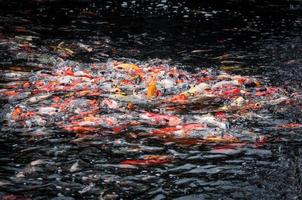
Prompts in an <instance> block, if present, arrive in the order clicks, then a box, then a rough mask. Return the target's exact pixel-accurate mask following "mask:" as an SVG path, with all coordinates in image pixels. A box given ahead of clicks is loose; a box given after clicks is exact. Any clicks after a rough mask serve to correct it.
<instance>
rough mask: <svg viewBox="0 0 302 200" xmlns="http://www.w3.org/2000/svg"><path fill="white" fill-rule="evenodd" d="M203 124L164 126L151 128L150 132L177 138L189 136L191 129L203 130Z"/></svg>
mask: <svg viewBox="0 0 302 200" xmlns="http://www.w3.org/2000/svg"><path fill="white" fill-rule="evenodd" d="M205 127H206V126H205V125H203V124H196V123H195V124H194V123H192V124H183V125H178V126H171V127H165V128H161V129H157V130H153V131H152V132H151V134H153V135H159V136H164V137H167V136H169V137H178V138H187V137H190V133H191V132H192V131H199V130H204V129H205Z"/></svg>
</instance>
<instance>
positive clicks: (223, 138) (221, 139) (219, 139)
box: [205, 135, 240, 143]
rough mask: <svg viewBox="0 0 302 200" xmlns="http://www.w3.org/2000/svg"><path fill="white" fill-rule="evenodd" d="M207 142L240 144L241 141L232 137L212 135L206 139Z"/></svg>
mask: <svg viewBox="0 0 302 200" xmlns="http://www.w3.org/2000/svg"><path fill="white" fill-rule="evenodd" d="M205 140H206V141H207V142H230V143H233V142H239V141H240V140H239V139H238V138H236V137H234V136H232V135H223V136H215V135H210V136H207V137H206V138H205Z"/></svg>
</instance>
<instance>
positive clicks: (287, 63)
mask: <svg viewBox="0 0 302 200" xmlns="http://www.w3.org/2000/svg"><path fill="white" fill-rule="evenodd" d="M33 5H34V7H33ZM142 7H143V8H142ZM0 10H1V12H0V13H1V14H0V22H1V23H0V58H1V59H0V70H1V74H0V81H1V82H0V92H1V93H0V94H1V95H0V97H1V102H0V103H1V104H0V105H1V107H2V109H1V120H0V122H1V124H0V128H1V129H0V130H1V131H0V143H1V148H0V198H2V199H174V198H175V199H300V198H302V196H301V193H302V172H301V170H302V158H301V154H302V146H301V144H302V135H301V134H302V128H301V127H302V125H301V124H302V110H301V109H302V102H301V99H302V96H301V95H302V91H301V89H302V82H301V78H302V38H301V34H302V32H301V31H302V16H301V15H300V13H301V7H300V6H299V5H298V4H293V5H290V4H285V5H271V6H270V7H269V8H263V7H261V6H260V7H255V8H253V9H250V8H249V7H239V8H235V7H232V6H225V7H224V6H213V5H202V6H197V5H189V4H188V5H187V4H185V3H182V4H180V3H177V2H174V3H171V2H170V1H163V0H162V1H161V2H155V1H150V2H149V3H145V4H144V6H137V2H136V3H135V1H131V2H126V1H125V2H119V3H116V2H110V1H108V2H106V3H103V4H102V3H96V4H95V3H87V2H86V3H85V1H82V3H79V4H75V5H74V6H73V5H72V4H68V3H66V4H64V5H63V4H56V3H47V1H43V0H42V1H32V2H31V3H30V4H24V3H21V4H18V3H16V2H14V1H10V2H9V3H8V4H7V5H6V6H4V7H3V8H0ZM117 13H118V14H117ZM118 62H119V63H134V64H136V65H137V66H139V67H140V68H141V69H143V72H140V73H143V74H144V75H141V74H140V73H139V76H141V77H143V78H144V77H145V76H147V75H145V73H146V74H148V72H149V71H148V70H152V69H153V68H154V67H156V66H163V68H164V69H169V70H170V69H174V67H176V68H175V69H177V70H179V71H181V74H184V75H183V76H185V77H186V78H185V81H187V82H188V85H189V86H188V88H185V89H186V90H187V89H189V88H190V86H191V83H192V84H193V83H194V84H196V82H194V81H195V79H196V77H197V78H202V76H204V77H214V78H213V79H214V83H209V85H211V84H213V85H214V84H215V83H219V81H223V80H224V79H219V81H217V77H218V76H222V75H223V76H229V77H228V78H227V80H232V81H233V80H236V81H237V80H239V79H237V78H233V77H241V78H243V79H245V80H248V79H251V80H253V81H255V84H256V81H259V82H260V84H261V85H262V86H263V87H264V88H265V91H267V90H269V89H271V88H278V92H276V94H274V96H273V97H259V98H258V97H254V96H253V95H252V97H246V99H247V100H250V99H252V98H253V99H252V100H253V101H259V102H262V104H263V107H262V108H261V109H256V108H255V109H253V108H249V109H247V110H248V111H246V110H244V112H243V111H242V110H241V108H236V110H221V109H218V107H219V106H223V105H229V104H231V102H232V101H233V100H234V99H233V98H232V97H233V96H228V97H221V99H220V100H219V102H218V103H217V102H216V99H211V100H210V101H209V102H206V103H205V104H203V103H204V102H203V103H198V104H194V105H193V106H190V104H184V105H183V104H180V105H178V104H177V105H172V107H173V106H174V107H173V108H172V109H175V108H176V109H180V110H181V111H177V112H176V111H175V112H174V110H172V111H170V110H169V109H171V107H170V106H171V105H165V104H162V103H159V104H158V103H157V97H155V95H154V94H153V93H151V96H153V97H152V98H153V100H152V101H150V100H140V102H139V103H137V104H138V107H139V109H141V110H138V111H137V110H135V111H132V110H131V109H132V108H129V104H128V108H129V110H130V111H124V110H122V111H121V110H119V111H118V112H116V111H114V112H113V111H112V110H110V109H111V108H112V107H110V106H113V105H112V102H111V103H110V102H109V103H108V102H107V101H106V102H107V103H106V102H105V103H104V101H103V100H104V98H105V97H108V96H103V95H104V94H103V93H102V94H98V93H97V94H95V93H94V94H91V93H90V92H86V90H85V89H83V87H84V86H81V89H80V90H79V91H81V92H82V93H78V94H77V92H75V91H72V90H73V89H74V88H69V89H66V88H63V89H60V91H59V90H57V89H54V90H47V91H46V90H44V91H43V92H42V93H41V91H42V89H41V87H42V86H41V85H38V84H37V83H38V82H39V81H40V82H43V81H45V80H47V81H46V82H47V83H50V82H51V81H53V80H54V79H55V80H57V79H60V81H63V82H64V81H65V79H64V80H62V79H61V78H62V77H63V78H66V77H70V76H74V74H68V73H69V71H66V70H69V68H68V67H72V70H73V72H72V73H75V72H76V71H81V70H82V71H81V72H83V71H84V72H85V73H86V71H85V70H88V71H89V70H91V73H89V72H87V74H84V75H83V74H82V75H79V76H81V77H86V78H87V79H93V80H94V79H95V78H98V77H99V78H105V79H107V81H108V80H109V79H114V78H115V79H119V78H120V77H121V76H123V75H121V74H122V72H120V71H116V72H115V71H114V70H115V68H110V67H112V66H113V65H118V64H116V63H118ZM112 63H115V64H113V65H112V66H111V64H112ZM104 65H106V67H105V68H104ZM94 66H96V67H95V68H93V67H94ZM98 66H99V68H98ZM108 66H109V67H108ZM66 67H67V68H66ZM148 67H149V68H150V69H149V68H148ZM130 68H131V69H132V70H133V69H134V68H135V70H136V67H134V66H131V67H130ZM164 69H163V70H164ZM93 70H95V71H93ZM102 70H103V71H104V70H105V72H103V71H102ZM110 70H112V72H111V71H110ZM135 70H134V71H135ZM62 71H63V74H59V73H60V72H62ZM99 72H100V74H99ZM55 73H58V74H55ZM64 73H65V74H64ZM120 73H121V74H120ZM201 73H205V75H202V74H201ZM54 74H55V75H54ZM113 74H115V75H113ZM150 74H151V73H150ZM150 74H149V75H148V76H150V77H151V76H152V75H150ZM90 76H92V77H93V78H91V77H90ZM199 76H200V77H199ZM50 77H51V78H50ZM150 77H149V78H150ZM158 79H159V78H158ZM193 79H194V81H193ZM81 80H82V79H81ZM85 80H86V79H85ZM240 80H241V79H240ZM72 81H75V80H72ZM83 82H85V81H83ZM26 83H28V84H35V87H31V86H30V85H29V86H27V85H25V84H26ZM87 83H88V81H87V82H85V84H87ZM44 84H45V83H44ZM137 84H138V85H139V83H137ZM160 84H161V83H158V85H157V87H159V85H160ZM211 86H212V85H211ZM39 87H40V88H39ZM87 87H88V88H89V90H92V89H95V88H97V89H98V88H99V87H101V89H102V87H105V86H104V85H102V84H99V82H97V83H95V82H89V83H88V85H87ZM110 87H111V86H110ZM236 87H237V86H236ZM238 87H239V86H238ZM248 87H249V86H248V85H247V84H245V85H244V86H242V87H241V86H240V89H241V93H242V91H250V89H249V88H248ZM252 87H254V86H252ZM255 87H256V85H255ZM37 88H38V89H39V90H38V89H37ZM48 89H49V88H48ZM272 90H273V89H272ZM83 91H85V92H83ZM142 91H143V89H142ZM180 91H183V90H182V89H175V95H176V94H177V93H178V92H180ZM236 91H237V90H236ZM144 92H145V91H144ZM232 92H234V90H232ZM258 92H259V91H258ZM261 92H262V91H260V93H257V92H256V93H255V92H254V93H252V92H251V93H252V94H255V96H257V95H256V94H260V95H258V96H261V95H262V94H263V93H261ZM171 94H173V95H174V93H173V91H172V93H171ZM223 94H226V93H223ZM227 94H228V95H229V93H227ZM54 96H58V99H59V100H58V102H59V104H60V103H62V102H61V100H62V99H63V100H68V99H72V103H70V102H69V104H68V103H67V104H64V106H63V107H65V106H66V107H68V109H70V110H68V111H66V112H63V111H62V112H59V113H57V114H50V112H57V111H54V110H53V109H52V108H50V107H51V106H50V105H54V103H56V102H55V101H56V99H55V98H53V97H54ZM128 96H130V95H128ZM163 96H164V95H163ZM226 96H227V95H226ZM234 96H236V95H234ZM50 97H51V98H50ZM126 97H127V95H126ZM126 97H125V95H124V96H123V97H120V98H126ZM237 97H238V96H236V99H237V100H238V99H239V97H238V98H237ZM60 98H61V99H60ZM108 98H109V99H111V100H112V99H115V98H113V97H111V96H109V97H108ZM249 98H250V99H249ZM281 98H283V99H285V100H284V101H283V99H282V101H281V100H280V99H281ZM154 99H155V100H154ZM158 99H160V97H158ZM63 100H62V101H63ZM77 100H79V101H81V102H83V101H85V102H88V103H91V102H94V100H97V101H100V102H98V105H99V106H100V107H101V109H103V107H105V106H108V107H109V108H110V109H107V110H105V111H102V112H101V111H98V112H99V113H97V114H95V113H94V117H95V116H99V117H101V116H103V115H104V116H105V115H106V116H109V118H110V119H113V123H117V124H119V123H121V122H120V121H125V122H128V120H129V119H130V118H131V117H133V116H134V115H135V116H136V117H137V115H138V116H140V117H142V116H141V115H139V114H138V113H140V112H142V113H144V112H145V111H148V112H149V111H150V112H157V111H158V110H160V111H158V112H162V110H161V109H163V110H164V113H162V114H167V113H168V114H171V115H172V114H175V113H176V114H177V115H178V116H180V117H182V120H187V121H190V120H192V118H194V117H195V118H194V119H196V118H197V117H198V116H209V114H211V116H212V114H215V116H217V115H219V114H221V112H223V113H226V119H227V120H228V126H229V125H230V128H227V127H224V125H220V123H222V122H221V121H219V122H217V123H216V122H215V123H216V124H215V123H214V125H213V124H212V125H213V126H214V128H217V127H218V128H217V129H219V130H220V129H223V130H221V131H222V132H223V134H226V135H227V134H229V133H230V134H231V136H232V137H233V136H234V137H236V138H238V140H237V139H236V140H224V139H221V138H220V140H219V139H217V138H216V139H214V140H211V141H210V140H208V141H206V140H207V139H205V140H201V141H200V138H196V137H192V138H190V137H189V138H187V137H180V138H179V137H176V138H172V139H171V138H168V139H167V138H166V137H157V136H156V137H154V136H149V135H146V134H144V133H146V132H148V130H149V129H150V130H151V131H152V130H153V129H157V128H162V127H161V126H160V127H157V125H158V124H154V121H153V124H152V123H151V125H150V124H149V126H138V127H136V128H133V129H130V130H128V129H126V130H124V129H121V130H118V131H116V129H114V128H113V131H112V130H111V127H109V128H108V127H105V128H100V127H102V126H103V125H101V126H100V127H97V129H93V130H92V131H91V129H87V130H84V131H83V130H81V131H80V130H78V129H77V130H75V129H74V127H73V126H70V125H71V122H70V120H69V119H71V118H72V117H76V116H78V115H76V114H79V115H85V114H84V112H86V111H91V110H93V108H94V107H93V106H94V104H91V105H90V107H88V108H87V107H85V105H84V106H82V104H81V102H78V101H77ZM115 100H116V101H117V102H118V103H120V102H119V101H121V99H119V98H117V99H115ZM279 100H280V102H279ZM125 101H127V102H129V101H130V100H125ZM58 102H57V103H58ZM133 102H134V101H133ZM154 102H155V103H154ZM213 102H215V103H213ZM276 102H277V103H276ZM255 103H257V102H255ZM72 104H74V105H75V106H74V107H72V106H73V105H72ZM133 104H134V106H135V105H136V104H135V103H133ZM216 104H218V106H217V105H216ZM62 105H63V103H62ZM119 105H120V104H119ZM18 106H19V107H20V108H21V109H23V110H25V107H26V109H28V113H29V112H31V111H37V110H38V111H37V112H40V115H41V116H42V117H40V118H37V117H35V115H29V116H27V117H29V118H28V120H30V118H31V117H32V118H33V119H34V120H32V121H30V122H29V121H26V122H25V125H24V124H22V123H21V122H22V121H23V118H22V119H21V118H18V119H17V118H16V117H15V119H14V112H15V111H18V112H19V110H17V109H16V108H19V107H18ZM22 106H23V107H22ZM81 106H82V107H81ZM216 106H217V107H216ZM63 107H59V109H61V110H63ZM113 107H114V106H113ZM201 107H202V108H201ZM239 107H240V106H239ZM203 108H206V109H203ZM219 108H220V107H219ZM14 109H15V110H14ZM77 109H79V110H80V111H77ZM81 109H82V110H81ZM85 109H88V110H85ZM71 110H72V111H71ZM168 111H169V112H168ZM239 111H240V112H239ZM75 113H76V114H75ZM60 114H63V115H60ZM125 114H127V116H126V115H125ZM124 115H125V116H124ZM171 115H169V117H171ZM197 115H198V116H197ZM89 117H91V115H89ZM123 117H124V118H123ZM67 118H68V119H67ZM164 118H165V120H163V121H165V123H170V121H169V120H170V118H169V119H167V116H166V117H164ZM80 119H82V118H80ZM85 119H87V118H85ZM89 119H91V118H89ZM94 119H95V118H94ZM39 120H40V121H43V122H41V123H39V122H38V121H39ZM102 120H104V119H103V118H102ZM114 120H116V121H114ZM207 120H208V119H207ZM20 121H21V122H20ZM24 121H25V120H24ZM137 121H138V122H140V123H147V122H145V121H143V122H141V119H138V120H137ZM167 121H168V122H167ZM73 122H75V121H73ZM76 122H79V121H76ZM80 122H82V121H80ZM93 122H95V121H93ZM173 122H174V121H173ZM190 122H191V121H190ZM193 122H194V123H195V121H194V120H193ZM29 123H30V124H29ZM62 123H63V124H62ZM129 123H130V122H129ZM155 123H159V124H160V123H161V120H159V121H155ZM171 123H172V122H171ZM205 123H208V124H211V123H209V122H208V121H206V122H205ZM20 124H22V126H21V125H20ZM217 124H218V125H217ZM107 125H108V124H107ZM107 125H106V126H107ZM160 125H163V124H160ZM165 125H166V124H164V125H163V126H165ZM170 125H171V124H169V126H170ZM64 126H65V128H62V127H64ZM108 126H109V125H108ZM171 126H174V125H171ZM216 126H217V127H216ZM66 127H69V128H66ZM70 127H71V128H73V129H71V128H70ZM93 128H95V127H93ZM225 129H226V130H225ZM194 130H195V129H194ZM196 130H197V132H198V131H199V129H198V128H197V129H196ZM215 131H216V129H215ZM215 131H213V132H215ZM90 132H92V133H93V134H91V133H90ZM103 132H104V133H105V134H99V133H103ZM112 132H114V133H113V134H112ZM153 132H154V130H153ZM219 133H220V132H219ZM83 135H84V136H83ZM197 135H198V133H197ZM87 136H89V137H87ZM90 136H91V137H90ZM205 141H206V142H205ZM152 155H155V156H154V157H152ZM148 156H149V157H148ZM150 156H151V157H150ZM156 156H162V157H156ZM148 159H149V162H151V164H150V163H148Z"/></svg>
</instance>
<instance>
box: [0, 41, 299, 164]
mask: <svg viewBox="0 0 302 200" xmlns="http://www.w3.org/2000/svg"><path fill="white" fill-rule="evenodd" d="M1 44H2V45H7V46H8V49H9V51H11V52H16V51H18V54H17V55H19V56H23V57H24V56H25V57H26V56H28V57H33V56H32V55H35V56H34V58H32V59H41V60H42V58H41V56H42V55H43V54H41V53H40V54H39V53H38V52H37V50H36V48H35V47H33V46H30V45H28V44H27V43H21V42H20V41H19V40H13V39H10V40H9V42H7V41H6V40H2V41H1ZM82 46H84V45H82ZM85 48H86V49H88V50H89V48H88V47H87V46H85ZM45 49H46V50H45ZM45 49H44V51H48V53H50V54H52V55H53V56H52V57H48V61H49V62H50V61H51V64H49V63H48V64H47V65H46V64H45V66H42V64H41V65H40V66H36V67H37V68H38V70H35V71H27V72H24V71H18V66H13V67H11V68H8V69H7V70H5V71H4V73H3V74H2V77H3V79H4V80H6V81H7V82H5V83H2V84H1V90H0V96H1V100H2V101H3V102H5V103H4V106H3V108H4V109H2V110H1V116H2V117H1V118H2V119H1V120H2V121H3V122H4V125H3V126H2V130H3V131H7V130H11V129H15V130H19V131H21V132H22V131H23V132H26V131H29V130H34V129H37V130H40V131H36V132H35V135H34V137H43V129H41V128H43V127H48V128H52V129H57V130H60V131H62V132H70V134H75V136H76V138H75V139H74V140H73V141H71V142H73V143H81V142H82V141H85V140H87V139H91V138H94V137H102V136H105V135H118V136H120V135H125V136H127V137H130V138H132V139H133V140H139V139H140V138H141V137H150V138H155V139H157V140H161V141H164V142H166V143H171V142H174V143H176V144H179V145H194V144H204V143H213V144H217V145H216V146H215V149H214V151H217V152H223V151H225V150H228V149H234V148H237V147H241V146H244V145H246V144H252V145H254V146H255V147H257V146H259V145H262V144H263V143H265V141H266V140H267V136H266V135H265V134H262V133H261V130H258V131H255V130H256V128H255V129H253V127H252V126H250V125H248V124H247V123H241V122H244V121H248V120H251V119H258V120H261V119H264V118H265V119H269V118H271V114H270V113H269V111H268V109H267V107H268V106H272V105H273V106H276V105H285V104H286V105H292V104H295V95H297V94H289V93H288V92H287V91H286V90H285V89H283V88H280V87H273V86H268V85H267V84H266V82H265V81H264V80H262V79H259V78H256V77H249V76H240V75H231V74H228V73H226V72H224V71H219V70H214V69H201V70H197V71H196V72H194V73H192V72H188V71H185V70H183V69H181V67H179V66H177V67H174V66H171V65H170V64H167V63H164V62H161V61H160V60H153V61H149V62H138V61H128V62H126V61H115V60H108V61H107V62H99V63H79V62H76V61H71V60H70V59H68V57H69V56H70V55H72V54H73V50H71V49H69V48H67V47H64V45H63V43H60V44H59V45H57V46H55V47H52V48H49V49H47V48H45ZM35 51H36V52H35ZM40 51H41V49H40ZM274 123H275V124H274ZM271 127H272V128H275V129H278V128H280V129H282V128H300V127H302V125H301V124H298V123H290V122H289V123H285V124H278V121H277V122H273V120H272V124H271ZM41 130H42V131H41ZM169 162H173V158H172V157H171V156H169V155H150V156H145V157H143V158H141V159H128V160H123V161H121V163H120V164H121V165H125V166H128V165H135V166H152V165H162V164H165V163H169Z"/></svg>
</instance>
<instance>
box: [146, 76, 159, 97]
mask: <svg viewBox="0 0 302 200" xmlns="http://www.w3.org/2000/svg"><path fill="white" fill-rule="evenodd" d="M157 92H158V91H157V88H156V77H155V76H153V77H152V79H151V81H150V82H149V83H148V86H147V99H148V100H150V99H152V98H153V97H155V96H156V95H157Z"/></svg>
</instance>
